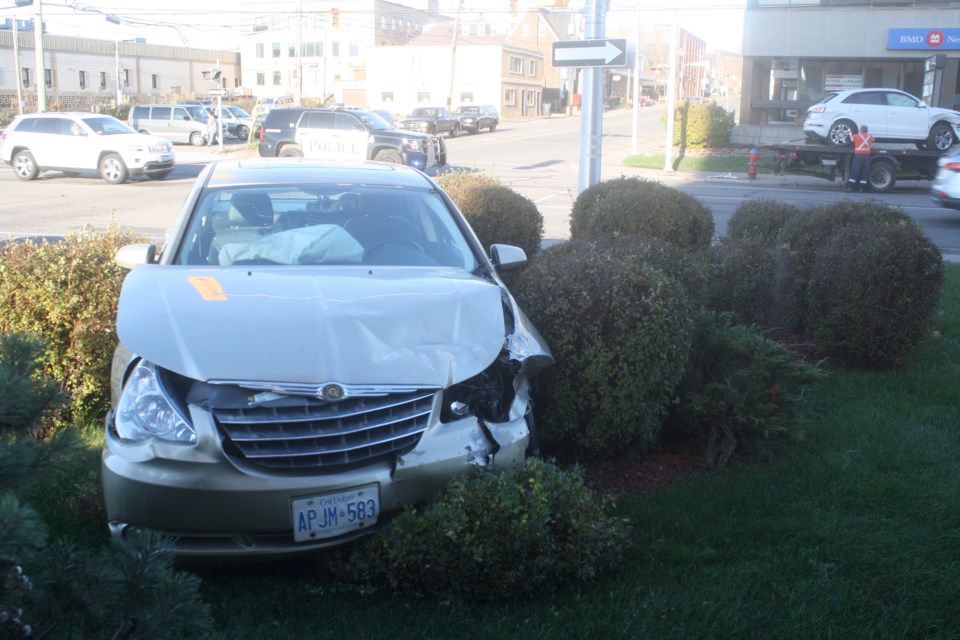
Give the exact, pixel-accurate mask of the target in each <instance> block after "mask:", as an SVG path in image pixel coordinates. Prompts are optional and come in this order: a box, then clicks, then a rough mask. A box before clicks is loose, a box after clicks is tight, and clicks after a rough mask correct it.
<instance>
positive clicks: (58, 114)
mask: <svg viewBox="0 0 960 640" xmlns="http://www.w3.org/2000/svg"><path fill="white" fill-rule="evenodd" d="M65 116H66V117H71V118H87V117H90V116H95V117H97V118H113V116H112V115H110V114H109V113H93V112H92V111H44V112H43V113H24V114H22V115H18V116H17V117H18V118H63V117H65Z"/></svg>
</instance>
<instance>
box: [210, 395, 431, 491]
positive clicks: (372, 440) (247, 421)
mask: <svg viewBox="0 0 960 640" xmlns="http://www.w3.org/2000/svg"><path fill="white" fill-rule="evenodd" d="M435 394H436V392H435V391H432V390H430V391H416V392H413V393H395V394H389V395H385V396H380V397H359V398H348V399H346V400H343V401H340V402H334V403H325V402H319V401H317V402H303V403H292V404H294V405H296V406H279V405H278V406H272V407H271V406H259V407H248V408H242V409H214V410H213V416H214V419H215V420H216V423H217V427H218V428H219V429H220V432H221V434H222V435H223V437H224V450H225V451H226V452H227V453H228V454H230V455H233V456H237V457H239V458H242V459H243V460H245V461H246V462H247V463H248V464H251V465H254V466H256V467H260V468H263V469H269V470H287V471H296V472H324V471H337V470H339V469H341V468H342V467H344V466H348V465H350V466H355V465H361V464H366V463H371V462H376V461H380V460H385V459H391V458H393V457H395V456H397V455H403V454H404V453H407V452H409V451H411V450H412V449H413V448H414V447H416V446H417V443H418V442H419V441H420V436H421V435H422V434H423V432H424V431H425V430H426V428H427V425H428V424H429V420H430V413H431V410H432V407H433V399H434V396H435ZM287 404H291V403H287Z"/></svg>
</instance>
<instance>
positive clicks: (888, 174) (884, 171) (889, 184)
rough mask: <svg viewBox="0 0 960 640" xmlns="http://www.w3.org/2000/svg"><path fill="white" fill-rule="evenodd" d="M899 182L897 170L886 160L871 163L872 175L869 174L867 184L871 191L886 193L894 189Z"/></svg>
mask: <svg viewBox="0 0 960 640" xmlns="http://www.w3.org/2000/svg"><path fill="white" fill-rule="evenodd" d="M896 181H897V170H896V168H895V167H894V166H893V164H891V163H890V162H888V161H886V160H875V161H874V162H871V163H870V173H868V174H867V184H869V185H870V190H871V191H875V192H877V193H886V192H887V191H890V190H891V189H893V185H894V183H896Z"/></svg>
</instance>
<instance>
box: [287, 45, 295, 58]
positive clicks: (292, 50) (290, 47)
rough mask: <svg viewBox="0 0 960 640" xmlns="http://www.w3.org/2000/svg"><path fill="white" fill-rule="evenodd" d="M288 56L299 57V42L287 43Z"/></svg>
mask: <svg viewBox="0 0 960 640" xmlns="http://www.w3.org/2000/svg"><path fill="white" fill-rule="evenodd" d="M287 57H288V58H296V57H297V43H296V42H290V43H288V44H287Z"/></svg>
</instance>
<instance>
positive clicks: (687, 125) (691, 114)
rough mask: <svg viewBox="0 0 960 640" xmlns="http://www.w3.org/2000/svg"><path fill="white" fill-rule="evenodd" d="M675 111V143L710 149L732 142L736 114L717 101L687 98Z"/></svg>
mask: <svg viewBox="0 0 960 640" xmlns="http://www.w3.org/2000/svg"><path fill="white" fill-rule="evenodd" d="M674 113H675V115H674V119H673V136H674V144H677V145H680V146H681V147H685V148H687V149H709V148H711V147H720V146H723V145H725V144H727V143H728V142H730V132H731V131H733V127H734V124H735V119H734V114H733V112H731V111H727V110H726V109H724V108H723V107H721V106H720V105H718V104H716V103H715V102H706V103H704V104H699V103H696V102H690V101H689V100H686V101H684V102H683V103H681V104H680V105H679V106H678V107H677V110H676V111H675V112H674Z"/></svg>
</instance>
